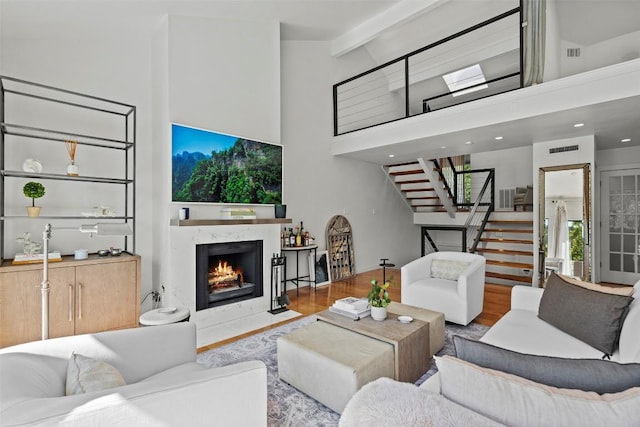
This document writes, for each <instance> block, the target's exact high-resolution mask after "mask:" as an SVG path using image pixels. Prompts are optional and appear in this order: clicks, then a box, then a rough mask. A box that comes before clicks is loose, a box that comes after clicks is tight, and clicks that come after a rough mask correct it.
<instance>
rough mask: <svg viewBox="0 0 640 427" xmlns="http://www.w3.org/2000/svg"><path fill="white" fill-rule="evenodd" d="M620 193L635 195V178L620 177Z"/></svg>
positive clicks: (628, 176) (629, 176)
mask: <svg viewBox="0 0 640 427" xmlns="http://www.w3.org/2000/svg"><path fill="white" fill-rule="evenodd" d="M622 192H623V193H624V194H635V192H636V180H635V176H633V175H627V176H623V177H622Z"/></svg>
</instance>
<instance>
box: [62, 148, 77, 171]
mask: <svg viewBox="0 0 640 427" xmlns="http://www.w3.org/2000/svg"><path fill="white" fill-rule="evenodd" d="M64 143H65V145H66V146H67V153H69V159H70V160H71V163H70V164H69V166H67V175H69V176H78V166H77V165H76V150H77V148H78V141H76V140H74V139H65V140H64Z"/></svg>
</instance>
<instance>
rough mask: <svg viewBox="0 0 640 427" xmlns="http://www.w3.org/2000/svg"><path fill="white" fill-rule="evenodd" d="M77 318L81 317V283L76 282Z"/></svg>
mask: <svg viewBox="0 0 640 427" xmlns="http://www.w3.org/2000/svg"><path fill="white" fill-rule="evenodd" d="M78 319H82V283H78Z"/></svg>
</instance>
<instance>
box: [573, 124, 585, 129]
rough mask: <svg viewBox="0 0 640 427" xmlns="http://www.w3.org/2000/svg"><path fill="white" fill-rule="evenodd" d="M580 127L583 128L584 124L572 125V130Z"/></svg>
mask: <svg viewBox="0 0 640 427" xmlns="http://www.w3.org/2000/svg"><path fill="white" fill-rule="evenodd" d="M582 126H584V123H576V124H575V125H573V127H574V128H581V127H582Z"/></svg>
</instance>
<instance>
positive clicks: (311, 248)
mask: <svg viewBox="0 0 640 427" xmlns="http://www.w3.org/2000/svg"><path fill="white" fill-rule="evenodd" d="M317 249H318V245H309V246H291V247H284V248H282V249H281V250H282V252H295V253H296V277H294V278H292V279H287V278H286V277H285V278H284V289H285V290H286V289H287V282H291V283H293V284H294V285H296V296H297V295H298V293H299V290H300V289H299V288H300V282H308V283H313V289H314V290H315V289H316V280H315V274H314V277H313V279H312V278H311V266H309V274H308V275H306V276H300V259H299V258H300V257H299V254H300V252H304V251H309V255H311V252H312V251H313V260H314V265H315V259H316V253H317Z"/></svg>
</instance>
